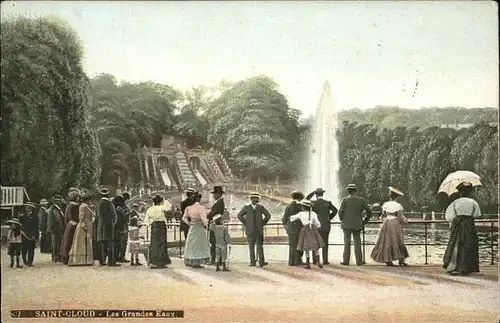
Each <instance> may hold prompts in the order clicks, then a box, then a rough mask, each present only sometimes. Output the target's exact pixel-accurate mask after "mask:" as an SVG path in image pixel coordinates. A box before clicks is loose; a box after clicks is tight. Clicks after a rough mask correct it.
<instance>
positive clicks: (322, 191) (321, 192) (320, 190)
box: [314, 187, 326, 194]
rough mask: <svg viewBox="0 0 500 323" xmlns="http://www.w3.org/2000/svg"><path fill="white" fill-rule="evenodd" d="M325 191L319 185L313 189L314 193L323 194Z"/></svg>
mask: <svg viewBox="0 0 500 323" xmlns="http://www.w3.org/2000/svg"><path fill="white" fill-rule="evenodd" d="M325 192H326V191H325V190H324V189H322V188H321V187H318V188H317V189H316V190H315V191H314V194H323V193H325Z"/></svg>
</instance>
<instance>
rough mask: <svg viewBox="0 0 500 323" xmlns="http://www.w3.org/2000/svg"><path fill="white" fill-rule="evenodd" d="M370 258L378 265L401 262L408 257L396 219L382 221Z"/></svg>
mask: <svg viewBox="0 0 500 323" xmlns="http://www.w3.org/2000/svg"><path fill="white" fill-rule="evenodd" d="M371 257H372V258H373V260H375V261H376V262H380V263H387V262H392V261H394V260H403V259H405V258H408V257H409V254H408V250H407V249H406V246H405V243H404V235H403V227H402V226H401V224H400V223H399V220H398V219H386V220H385V221H384V223H383V224H382V228H381V229H380V234H379V236H378V239H377V243H376V244H375V247H374V248H373V250H372V253H371Z"/></svg>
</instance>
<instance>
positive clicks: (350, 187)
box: [347, 184, 358, 190]
mask: <svg viewBox="0 0 500 323" xmlns="http://www.w3.org/2000/svg"><path fill="white" fill-rule="evenodd" d="M347 189H348V190H357V189H358V187H357V186H356V184H348V185H347Z"/></svg>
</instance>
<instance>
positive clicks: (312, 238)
mask: <svg viewBox="0 0 500 323" xmlns="http://www.w3.org/2000/svg"><path fill="white" fill-rule="evenodd" d="M324 246H325V242H324V241H323V238H321V235H320V234H319V231H318V230H317V229H316V228H311V227H309V225H305V226H303V227H302V229H301V230H300V234H299V241H298V243H297V250H298V251H318V250H319V249H320V248H323V247H324Z"/></svg>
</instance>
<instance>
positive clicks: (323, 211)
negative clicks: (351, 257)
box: [306, 188, 338, 265]
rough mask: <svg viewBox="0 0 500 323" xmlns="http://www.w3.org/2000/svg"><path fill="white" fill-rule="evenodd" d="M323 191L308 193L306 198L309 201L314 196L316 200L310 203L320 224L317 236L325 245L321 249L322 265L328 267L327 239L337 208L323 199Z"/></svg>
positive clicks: (320, 189)
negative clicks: (318, 235)
mask: <svg viewBox="0 0 500 323" xmlns="http://www.w3.org/2000/svg"><path fill="white" fill-rule="evenodd" d="M324 193H325V190H324V189H322V188H317V189H316V190H315V191H313V192H311V193H309V195H307V196H306V199H307V200H310V199H311V197H312V196H313V195H314V194H316V200H315V201H313V202H312V204H313V208H312V209H313V211H314V212H315V213H316V214H317V215H318V220H319V222H320V223H321V227H320V228H319V230H318V231H319V234H320V236H321V238H322V239H323V242H324V243H325V246H324V247H323V248H322V251H323V252H322V253H323V264H324V265H329V264H330V263H329V262H328V238H329V236H330V229H331V223H330V221H332V219H333V218H334V217H335V216H336V215H337V212H338V210H337V208H336V207H335V206H333V204H332V202H330V201H328V200H325V199H324V198H323V194H324Z"/></svg>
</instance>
